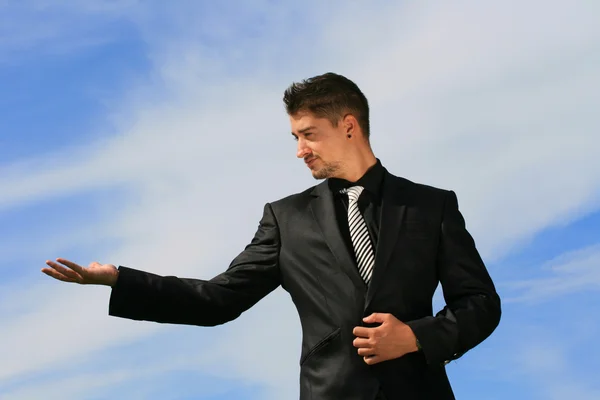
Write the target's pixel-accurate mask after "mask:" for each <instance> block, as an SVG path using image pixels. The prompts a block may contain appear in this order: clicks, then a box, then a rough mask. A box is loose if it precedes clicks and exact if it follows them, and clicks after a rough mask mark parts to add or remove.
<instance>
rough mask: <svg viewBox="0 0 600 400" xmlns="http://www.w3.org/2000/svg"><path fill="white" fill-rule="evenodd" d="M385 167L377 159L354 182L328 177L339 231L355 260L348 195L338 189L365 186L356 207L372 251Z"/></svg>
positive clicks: (378, 217)
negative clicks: (367, 234)
mask: <svg viewBox="0 0 600 400" xmlns="http://www.w3.org/2000/svg"><path fill="white" fill-rule="evenodd" d="M384 172H385V169H384V168H383V166H382V165H381V161H379V159H377V163H376V164H375V165H373V166H372V167H371V168H369V169H368V170H367V172H366V173H365V174H364V175H363V176H362V177H361V178H360V179H359V180H358V181H356V182H349V181H347V180H345V179H339V178H330V179H329V188H330V189H331V191H332V192H333V198H334V204H335V213H336V219H337V221H338V224H339V227H340V231H341V233H342V236H343V237H344V241H345V243H346V245H347V246H348V250H349V251H350V254H352V256H353V258H354V261H355V262H356V255H355V253H354V247H353V246H352V239H351V238H350V228H349V226H348V195H347V194H345V193H340V190H342V189H347V188H349V187H352V186H362V187H364V188H365V190H363V192H362V193H361V195H360V197H359V198H358V208H359V210H360V212H361V214H362V215H363V218H364V219H365V223H366V224H367V230H368V231H369V236H370V237H371V243H372V244H373V251H375V249H376V248H377V240H378V238H379V223H380V219H381V189H382V187H383V178H384V176H385V174H384Z"/></svg>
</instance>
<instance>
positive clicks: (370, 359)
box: [363, 355, 381, 365]
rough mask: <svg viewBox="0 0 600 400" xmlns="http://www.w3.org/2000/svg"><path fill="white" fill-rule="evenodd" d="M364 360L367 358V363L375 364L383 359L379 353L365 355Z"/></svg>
mask: <svg viewBox="0 0 600 400" xmlns="http://www.w3.org/2000/svg"><path fill="white" fill-rule="evenodd" d="M363 360H365V363H367V364H368V365H374V364H377V363H378V362H380V361H381V359H380V357H379V356H377V355H375V356H365V357H363Z"/></svg>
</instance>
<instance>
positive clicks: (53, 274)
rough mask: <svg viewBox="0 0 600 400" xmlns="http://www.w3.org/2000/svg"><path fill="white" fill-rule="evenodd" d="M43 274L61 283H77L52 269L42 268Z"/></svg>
mask: <svg viewBox="0 0 600 400" xmlns="http://www.w3.org/2000/svg"><path fill="white" fill-rule="evenodd" d="M42 272H43V273H45V274H46V275H48V276H51V277H52V278H54V279H58V280H59V281H63V282H75V280H73V279H72V278H69V277H68V276H64V275H63V274H61V273H59V272H57V271H56V270H54V269H52V268H42Z"/></svg>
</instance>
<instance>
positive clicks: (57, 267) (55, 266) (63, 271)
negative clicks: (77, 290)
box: [46, 261, 83, 281]
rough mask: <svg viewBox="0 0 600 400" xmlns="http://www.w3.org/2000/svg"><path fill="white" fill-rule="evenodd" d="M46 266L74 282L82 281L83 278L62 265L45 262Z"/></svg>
mask: <svg viewBox="0 0 600 400" xmlns="http://www.w3.org/2000/svg"><path fill="white" fill-rule="evenodd" d="M46 264H48V265H49V266H50V267H52V268H53V269H55V270H56V271H57V272H58V273H59V274H61V275H64V276H66V277H68V278H71V279H74V280H76V281H80V280H83V277H82V276H81V275H79V274H78V273H77V272H75V271H73V270H72V269H69V268H65V267H63V266H62V265H59V264H57V263H55V262H52V261H46Z"/></svg>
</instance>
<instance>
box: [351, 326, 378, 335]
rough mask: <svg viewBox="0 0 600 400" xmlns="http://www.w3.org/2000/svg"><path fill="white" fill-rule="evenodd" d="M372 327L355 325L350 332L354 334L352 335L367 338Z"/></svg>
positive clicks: (371, 331)
mask: <svg viewBox="0 0 600 400" xmlns="http://www.w3.org/2000/svg"><path fill="white" fill-rule="evenodd" d="M373 329H374V328H367V327H364V326H357V327H355V328H354V329H353V330H352V333H353V334H354V336H358V337H362V338H368V337H370V335H371V334H372V333H373Z"/></svg>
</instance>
